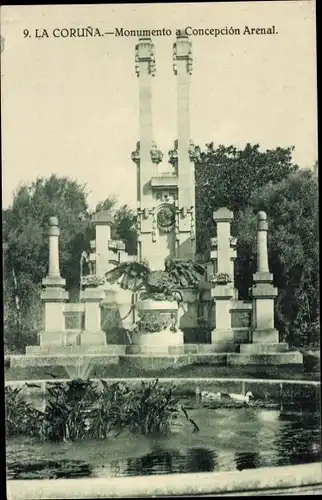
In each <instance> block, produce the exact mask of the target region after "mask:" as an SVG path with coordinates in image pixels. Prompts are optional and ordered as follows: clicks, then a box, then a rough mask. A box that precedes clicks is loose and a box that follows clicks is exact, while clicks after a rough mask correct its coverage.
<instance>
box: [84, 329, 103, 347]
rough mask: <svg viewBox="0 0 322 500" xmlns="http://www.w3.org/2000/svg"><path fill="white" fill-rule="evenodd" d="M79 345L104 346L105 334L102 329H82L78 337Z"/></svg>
mask: <svg viewBox="0 0 322 500" xmlns="http://www.w3.org/2000/svg"><path fill="white" fill-rule="evenodd" d="M80 344H81V346H84V347H85V346H95V347H96V349H97V346H106V335H105V332H103V331H98V332H89V331H86V330H85V331H83V332H82V333H81V337H80Z"/></svg>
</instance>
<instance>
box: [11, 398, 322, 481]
mask: <svg viewBox="0 0 322 500" xmlns="http://www.w3.org/2000/svg"><path fill="white" fill-rule="evenodd" d="M191 416H192V418H193V419H194V420H195V421H196V422H198V425H199V427H200V432H198V433H192V432H189V431H187V428H185V427H180V428H178V429H177V431H176V432H175V433H173V434H171V435H170V436H165V437H163V438H161V437H153V438H151V437H149V439H147V438H146V437H145V436H137V435H135V436H129V435H123V434H121V435H120V436H119V437H117V438H116V439H110V440H105V441H104V440H102V441H95V442H94V441H88V442H86V441H80V442H74V443H70V442H67V443H56V444H53V443H49V442H46V443H41V442H37V441H34V440H32V441H30V440H28V439H25V438H23V437H20V438H17V439H16V438H15V439H9V440H7V457H6V459H7V471H8V472H10V473H11V474H14V476H15V477H16V478H17V479H19V478H23V477H28V479H33V478H35V479H37V478H42V477H72V475H74V476H75V475H77V474H84V475H85V476H87V477H89V476H90V475H93V476H94V477H116V476H118V477H124V476H139V475H152V474H175V473H181V472H190V473H191V472H211V471H229V470H236V468H237V470H240V471H241V470H244V469H253V468H256V467H267V466H270V467H274V466H278V465H293V464H294V465H295V464H302V463H309V462H313V461H318V460H320V458H321V431H320V416H319V415H318V414H317V413H316V414H312V413H307V412H303V411H302V412H301V413H295V412H293V413H291V412H287V413H286V412H284V413H283V412H282V413H280V412H279V411H276V410H259V411H257V410H255V409H251V408H247V409H243V408H241V409H234V410H227V409H226V410H218V411H217V410H207V409H205V408H198V409H194V410H191ZM49 460H50V463H49ZM75 460H76V461H81V462H82V464H81V466H80V465H79V463H77V464H76V463H75ZM76 465H77V467H76ZM86 467H88V470H86ZM26 474H27V476H26Z"/></svg>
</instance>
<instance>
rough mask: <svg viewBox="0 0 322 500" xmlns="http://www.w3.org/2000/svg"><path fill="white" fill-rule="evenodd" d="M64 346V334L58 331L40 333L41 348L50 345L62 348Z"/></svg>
mask: <svg viewBox="0 0 322 500" xmlns="http://www.w3.org/2000/svg"><path fill="white" fill-rule="evenodd" d="M64 344H65V332H64V331H63V330H60V331H56V332H55V331H52V332H51V331H45V332H41V333H40V345H41V347H48V346H51V345H58V346H62V345H64Z"/></svg>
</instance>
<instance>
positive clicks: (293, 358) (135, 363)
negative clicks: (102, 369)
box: [10, 351, 303, 376]
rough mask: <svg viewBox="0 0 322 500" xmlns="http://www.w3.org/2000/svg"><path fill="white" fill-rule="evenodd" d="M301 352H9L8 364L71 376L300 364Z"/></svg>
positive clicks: (301, 360)
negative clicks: (94, 371) (107, 370)
mask: <svg viewBox="0 0 322 500" xmlns="http://www.w3.org/2000/svg"><path fill="white" fill-rule="evenodd" d="M302 363H303V355H302V354H301V353H300V352H297V351H295V352H294V351H289V352H261V353H258V352H257V353H232V352H228V353H227V352H223V353H220V352H209V351H208V352H199V353H193V352H190V353H186V354H159V355H158V354H156V353H154V354H153V355H150V354H144V355H143V354H117V355H116V354H112V353H104V352H100V353H95V354H94V353H93V354H89V353H87V354H81V353H80V354H76V353H73V354H65V353H64V354H61V355H58V354H42V355H35V354H34V355H32V354H26V355H21V356H19V355H18V356H16V355H15V356H10V368H31V367H51V366H62V367H70V370H71V373H73V376H77V374H78V375H79V376H81V374H82V373H84V372H85V371H86V370H88V369H89V368H90V367H95V366H107V365H119V366H120V367H122V366H126V367H129V366H132V367H136V368H140V369H143V370H163V369H166V368H170V367H171V368H177V367H178V368H179V367H180V366H187V365H213V366H236V365H238V366H247V365H259V366H261V365H268V366H269V365H271V366H276V365H277V366H281V365H290V364H291V365H302Z"/></svg>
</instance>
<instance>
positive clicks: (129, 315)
mask: <svg viewBox="0 0 322 500" xmlns="http://www.w3.org/2000/svg"><path fill="white" fill-rule="evenodd" d="M104 293H105V298H104V300H103V304H102V305H103V306H104V307H107V308H110V309H116V310H117V311H118V314H119V317H120V323H121V325H122V327H123V328H125V329H126V330H131V328H132V326H133V322H134V314H133V312H132V311H130V309H131V306H132V300H133V294H132V292H131V291H130V290H123V289H122V288H121V287H120V285H118V284H117V283H115V284H114V285H110V284H105V287H104Z"/></svg>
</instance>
